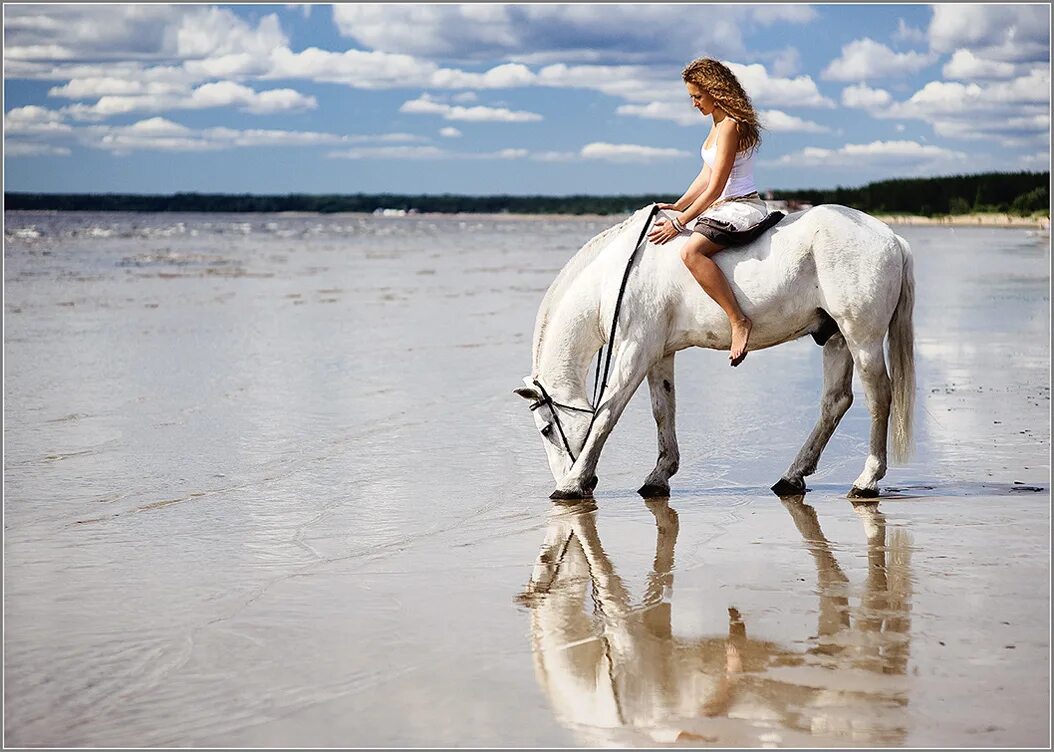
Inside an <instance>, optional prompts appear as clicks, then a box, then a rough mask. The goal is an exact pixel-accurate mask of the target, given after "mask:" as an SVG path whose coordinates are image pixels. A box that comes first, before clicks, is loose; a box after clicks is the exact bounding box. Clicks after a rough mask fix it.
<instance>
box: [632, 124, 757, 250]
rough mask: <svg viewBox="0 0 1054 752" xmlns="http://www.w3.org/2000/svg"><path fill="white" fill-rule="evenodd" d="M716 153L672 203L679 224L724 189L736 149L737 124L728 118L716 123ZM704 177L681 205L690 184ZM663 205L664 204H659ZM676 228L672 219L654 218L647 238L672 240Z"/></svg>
mask: <svg viewBox="0 0 1054 752" xmlns="http://www.w3.org/2000/svg"><path fill="white" fill-rule="evenodd" d="M717 134H718V136H717V155H716V156H715V157H714V166H713V168H712V169H711V168H704V169H703V171H702V172H700V173H699V177H697V178H696V179H695V180H694V181H693V182H692V185H691V186H690V187H689V188H688V190H687V191H685V194H684V196H682V197H681V198H680V199H679V200H678V201H677V203H676V204H674V205H673V206H671V207H668V208H672V209H679V210H680V213H679V215H678V216H677V221H678V222H680V223H681V225H682V226H683V225H686V224H688V223H689V222H691V221H692V220H693V219H695V218H696V217H698V216H699V215H700V214H702V213H703V212H704V211H706V210H707V208H709V206H710V204H712V203H714V201H716V200H717V197H718V196H720V195H721V193H722V191H724V190H725V184H726V183H728V176H729V175H731V174H732V165H733V164H735V161H736V153H737V151H738V150H739V128H738V126H737V125H736V122H735V121H734V120H732V119H731V118H726V119H725V120H722V121H721V124H720V125H718V127H717ZM707 172H709V174H708V175H707V181H706V183H705V184H703V187H702V188H701V189H700V190H699V192H698V193H697V194H696V196H695V197H694V198H692V199H691V203H690V204H689V205H688V206H687V207H685V208H683V209H681V208H680V207H681V206H682V205H683V204H682V202H683V201H684V200H685V199H686V198H687V197H688V196H689V194H690V193H691V192H692V189H693V188H697V187H698V185H699V184H702V182H703V181H702V178H703V176H704V175H706V174H707ZM660 208H667V207H660ZM678 234H679V233H678V231H677V229H676V228H675V227H674V225H673V222H667V221H665V220H661V221H659V222H656V223H655V225H654V229H653V230H652V231H651V233H649V234H648V239H649V240H651V241H652V242H653V243H658V244H659V245H662V244H663V243H668V242H669V241H671V240H673V239H674V238H675V237H677V235H678Z"/></svg>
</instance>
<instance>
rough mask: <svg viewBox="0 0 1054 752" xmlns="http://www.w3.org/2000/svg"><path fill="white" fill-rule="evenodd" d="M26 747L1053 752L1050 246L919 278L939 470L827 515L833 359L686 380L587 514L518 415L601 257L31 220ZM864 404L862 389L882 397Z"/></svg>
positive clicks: (335, 236) (22, 241) (18, 672)
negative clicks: (782, 478) (794, 479)
mask: <svg viewBox="0 0 1054 752" xmlns="http://www.w3.org/2000/svg"><path fill="white" fill-rule="evenodd" d="M5 219H6V222H7V227H6V235H5V381H6V393H5V410H6V415H5V437H4V438H5V509H4V512H5V582H4V585H5V594H4V598H5V601H4V606H5V637H4V639H5V666H4V669H5V721H4V723H5V741H6V743H7V744H10V745H54V746H61V745H98V746H108V745H114V746H156V745H201V746H206V745H207V746H257V745H263V746H282V745H291V746H370V745H382V746H394V745H411V746H454V745H463V746H468V745H472V746H560V745H566V744H598V743H612V744H626V745H667V744H670V745H684V746H707V745H715V746H719V745H741V744H742V745H760V746H764V745H771V746H813V745H836V746H847V745H862V746H886V745H893V746H913V745H920V746H927V745H928V746H1007V745H1026V746H1041V745H1044V744H1046V743H1047V739H1048V734H1049V714H1048V712H1047V711H1048V709H1049V673H1048V668H1049V626H1050V625H1049V611H1050V609H1049V605H1050V603H1049V581H1050V580H1049V575H1050V557H1049V534H1050V533H1049V531H1050V526H1049V525H1050V495H1049V476H1050V469H1049V452H1050V435H1049V410H1050V393H1049V384H1050V365H1049V364H1050V353H1049V337H1050V319H1049V296H1048V289H1049V274H1048V272H1049V263H1050V257H1049V245H1048V244H1047V240H1046V239H1043V238H1037V237H1035V236H1031V235H1029V234H1027V232H1025V231H1021V230H1001V229H972V228H955V229H948V228H923V227H903V228H898V231H899V232H901V234H903V235H904V236H905V237H907V239H908V240H909V241H910V242H911V243H912V246H913V248H914V250H915V254H916V275H917V279H918V280H919V292H918V302H917V309H916V326H917V347H916V352H917V358H918V373H919V395H918V401H919V411H918V413H917V417H916V428H917V436H918V451H917V453H916V456H915V459H914V460H913V461H912V463H911V464H909V465H907V466H904V467H892V468H891V469H890V472H889V475H888V476H887V479H886V480H885V482H884V485H883V490H884V495H883V497H882V498H881V499H880V500H879V502H878V504H877V505H875V504H864V505H860V504H857V505H853V504H852V503H850V502H849V501H848V500H846V499H845V498H844V494H845V492H846V491H847V490H848V487H849V484H850V483H851V482H852V480H853V478H855V477H856V475H857V474H858V473H859V471H860V467H861V465H862V462H863V458H864V454H865V451H866V443H867V426H868V419H867V415H866V408H865V406H864V403H863V400H862V399H858V400H857V402H856V404H855V405H854V406H853V407H852V408H851V409H850V411H849V413H848V414H847V415H846V417H845V419H844V420H843V421H842V424H841V426H840V427H839V430H838V432H837V433H836V434H835V436H834V438H833V439H832V441H831V443H830V445H829V446H828V448H827V450H826V452H825V454H824V456H823V458H822V459H821V463H820V469H819V472H818V473H817V474H816V475H815V476H813V477H812V478H810V481H809V487H810V489H811V491H810V493H809V494H808V495H807V496H806V497H805V499H804V500H801V499H784V500H780V499H778V498H776V497H774V496H772V495H771V494H770V493H769V492H768V490H767V489H768V487H769V485H771V484H772V483H773V482H774V481H775V480H776V479H777V478H778V477H779V475H780V474H781V472H782V471H783V470H784V469H785V467H786V465H787V463H788V462H789V461H790V459H791V458H792V457H793V456H794V453H795V452H796V451H797V449H798V447H799V446H800V445H801V442H802V441H804V439H805V437H806V435H807V434H808V431H809V429H810V428H811V426H812V424H813V422H814V420H815V415H816V410H817V407H818V404H817V403H818V399H819V391H820V381H821V372H820V349H819V348H817V347H815V345H813V344H812V342H811V340H805V341H801V342H796V343H792V344H789V345H786V346H783V347H780V348H776V349H773V350H770V351H764V352H758V353H752V354H751V355H750V356H749V357H748V358H747V360H746V361H745V362H744V364H743V365H741V366H740V367H739V368H737V369H730V368H728V367H727V365H726V362H727V361H726V357H725V356H724V355H723V354H720V353H708V352H703V351H692V352H686V353H682V354H681V355H680V356H678V363H677V378H678V391H679V400H678V403H679V404H678V429H679V435H680V442H681V453H682V462H681V468H682V469H681V471H680V473H678V475H676V476H675V477H674V478H673V482H672V486H673V495H672V497H671V499H669V500H668V501H655V502H651V503H645V502H643V501H641V500H640V499H639V497H637V496H636V495H635V493H634V489H636V488H637V487H638V486H639V485H640V482H641V481H642V480H643V478H644V477H645V476H646V475H647V473H648V471H649V470H650V469H651V467H652V465H653V463H654V460H655V429H654V424H653V422H652V419H651V415H650V408H649V405H648V400H647V397H646V394H645V396H644V397H638V398H637V399H635V400H634V402H633V403H631V405H630V407H629V409H628V410H627V412H626V415H625V416H624V417H623V419H622V421H621V422H620V425H619V427H618V428H617V429H616V431H615V433H614V434H613V436H612V439H611V441H610V442H609V445H608V447H607V448H606V450H605V454H604V456H603V458H602V459H601V463H600V467H599V469H598V474H599V476H600V485H599V487H598V489H597V500H596V505H595V507H596V508H595V509H593V508H589V507H582V508H573V507H563V506H557V507H554V506H553V505H552V504H551V503H550V502H549V500H548V499H547V496H548V494H549V492H550V491H551V490H552V485H553V482H552V479H551V477H549V474H548V471H547V470H546V467H545V460H544V456H543V453H542V449H541V446H540V444H539V440H538V436H537V432H536V430H535V428H534V426H533V422H532V421H531V420H530V417H529V414H528V412H527V410H526V408H525V406H524V405H525V403H524V402H523V400H522V399H520V398H518V397H516V396H514V395H513V394H512V393H511V390H512V388H513V387H515V386H517V385H518V384H519V383H520V379H521V378H522V377H523V376H524V375H527V372H528V370H529V368H530V336H531V330H532V327H533V323H534V316H535V312H536V310H537V305H538V302H539V301H540V299H541V296H542V294H543V293H544V290H545V288H546V286H547V285H548V283H549V282H550V281H551V279H552V278H553V277H554V276H555V274H556V272H557V271H558V270H559V268H560V266H562V264H563V263H564V261H565V260H566V259H567V258H568V257H569V256H570V255H571V254H572V253H573V252H574V251H575V250H576V249H577V247H578V246H579V245H581V243H582V242H584V241H585V240H586V239H588V238H589V237H590V236H591V235H592V234H594V233H595V232H597V231H599V230H600V229H603V228H605V227H607V226H609V224H611V222H608V221H605V220H600V221H596V220H586V219H581V220H547V221H542V220H533V219H532V220H523V219H516V218H469V219H465V218H454V217H445V218H429V217H415V218H372V217H358V216H334V217H285V216H258V217H245V216H240V215H208V216H206V215H82V214H68V215H45V214H31V213H8V214H7V215H6V218H5ZM857 393H858V394H859V389H858V390H857Z"/></svg>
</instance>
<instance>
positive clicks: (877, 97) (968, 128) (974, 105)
mask: <svg viewBox="0 0 1054 752" xmlns="http://www.w3.org/2000/svg"><path fill="white" fill-rule="evenodd" d="M891 100H892V98H891V97H890V96H889V94H888V92H885V91H883V90H881V89H870V88H867V87H866V86H854V87H847V88H846V90H845V91H843V94H842V101H843V103H844V104H846V106H850V107H859V108H861V109H864V110H867V111H868V112H869V113H870V114H871V115H872V116H873V117H876V118H883V119H893V118H896V119H914V120H922V121H924V122H926V123H929V124H930V125H931V126H932V127H933V130H934V133H936V134H937V135H938V136H943V137H946V138H957V139H974V140H977V139H984V138H993V137H998V138H1000V140H1001V141H1002V145H1003V146H1008V147H1011V146H1015V145H1035V144H1037V143H1040V140H1041V139H1045V138H1047V137H1048V135H1049V124H1050V117H1049V112H1050V73H1049V71H1048V70H1043V69H1033V70H1031V71H1030V72H1029V73H1028V74H1027V75H1024V76H1020V77H1018V78H1016V79H1014V80H1012V81H1000V82H991V83H985V84H977V83H970V84H964V83H959V82H957V81H930V82H929V83H927V84H926V85H925V86H923V87H922V88H921V89H919V90H918V91H916V92H915V93H914V94H913V95H911V97H909V98H908V99H907V100H906V101H903V102H894V101H891ZM1009 137H1015V138H1016V139H1017V140H1016V141H1014V142H1013V143H1011V142H1010V141H1009V140H1008V138H1009Z"/></svg>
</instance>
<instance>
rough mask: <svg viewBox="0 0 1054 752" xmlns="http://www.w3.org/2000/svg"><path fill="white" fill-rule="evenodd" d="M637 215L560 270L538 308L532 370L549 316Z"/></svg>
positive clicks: (597, 238) (600, 236)
mask: <svg viewBox="0 0 1054 752" xmlns="http://www.w3.org/2000/svg"><path fill="white" fill-rule="evenodd" d="M635 216H636V214H632V215H630V216H629V217H627V218H626V219H625V220H623V221H622V222H620V223H619V224H617V225H615V226H614V227H609V228H608V229H606V230H604V231H603V232H601V233H599V234H597V235H595V236H594V237H593V238H592V239H591V240H590V241H589V242H587V243H586V244H585V245H584V246H582V248H581V249H579V251H578V252H577V253H576V254H575V255H574V256H572V257H571V259H570V260H569V261H568V262H567V263H566V264H564V268H563V269H561V270H560V273H559V274H557V275H556V279H554V280H553V281H552V284H550V285H549V289H548V290H546V291H545V297H543V298H542V304H541V305H540V306H539V308H538V317H537V319H535V322H534V349H533V355H532V358H533V361H532V368H537V366H538V354H539V353H540V352H541V348H542V339H543V338H544V336H545V328H546V326H547V325H548V323H549V314H550V312H551V311H552V310H553V308H554V307H555V305H556V303H558V302H559V301H560V299H561V298H562V297H563V296H564V294H565V293H566V292H567V289H568V288H569V287H570V286H571V283H572V282H573V281H574V280H575V278H576V277H578V275H579V273H581V271H582V270H583V269H585V268H586V267H587V266H589V265H590V264H591V263H592V262H593V261H595V260H596V258H597V256H599V255H600V252H601V251H602V250H603V249H604V248H605V247H606V246H607V241H608V240H610V239H611V237H612V236H614V235H617V234H618V233H619V232H621V231H622V230H623V229H624V228H625V227H626V226H627V225H628V224H629V223H630V222H632V221H633V218H634V217H635Z"/></svg>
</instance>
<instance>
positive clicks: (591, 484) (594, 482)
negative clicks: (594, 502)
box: [586, 475, 599, 491]
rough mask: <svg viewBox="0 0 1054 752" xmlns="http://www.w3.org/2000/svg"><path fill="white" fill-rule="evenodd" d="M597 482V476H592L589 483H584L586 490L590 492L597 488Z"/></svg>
mask: <svg viewBox="0 0 1054 752" xmlns="http://www.w3.org/2000/svg"><path fill="white" fill-rule="evenodd" d="M598 482H599V479H598V478H597V476H595V475H594V476H593V477H592V478H590V479H589V482H588V483H586V489H587V490H589V491H592V490H593V489H594V488H596V487H597V483H598Z"/></svg>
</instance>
